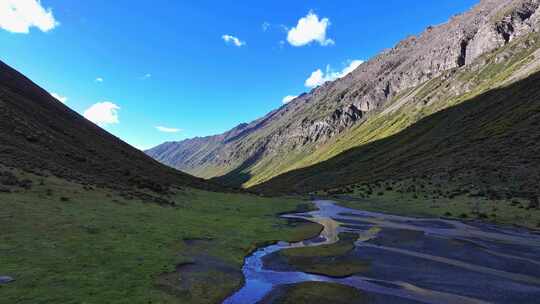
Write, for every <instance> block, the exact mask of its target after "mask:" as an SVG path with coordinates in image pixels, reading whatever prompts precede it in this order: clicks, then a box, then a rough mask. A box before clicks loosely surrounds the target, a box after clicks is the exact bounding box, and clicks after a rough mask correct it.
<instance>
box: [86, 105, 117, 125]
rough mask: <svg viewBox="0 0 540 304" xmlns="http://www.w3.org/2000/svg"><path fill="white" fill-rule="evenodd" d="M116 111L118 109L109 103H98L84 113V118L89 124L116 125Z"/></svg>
mask: <svg viewBox="0 0 540 304" xmlns="http://www.w3.org/2000/svg"><path fill="white" fill-rule="evenodd" d="M118 110H120V107H119V106H117V105H116V104H114V103H112V102H110V101H104V102H98V103H96V104H93V105H92V106H91V107H90V108H88V109H87V110H86V111H84V114H83V115H84V117H86V119H88V120H90V121H91V122H93V123H95V124H97V125H100V126H104V125H108V124H117V123H119V122H120V121H119V120H118Z"/></svg>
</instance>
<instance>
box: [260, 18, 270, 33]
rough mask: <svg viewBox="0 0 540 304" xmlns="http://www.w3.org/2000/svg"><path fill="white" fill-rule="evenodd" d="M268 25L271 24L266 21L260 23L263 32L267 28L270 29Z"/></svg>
mask: <svg viewBox="0 0 540 304" xmlns="http://www.w3.org/2000/svg"><path fill="white" fill-rule="evenodd" d="M270 26H272V25H271V24H270V23H268V22H266V21H265V22H263V24H262V30H263V32H266V31H268V29H270Z"/></svg>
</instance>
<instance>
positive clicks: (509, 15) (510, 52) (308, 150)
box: [147, 0, 540, 186]
mask: <svg viewBox="0 0 540 304" xmlns="http://www.w3.org/2000/svg"><path fill="white" fill-rule="evenodd" d="M538 7H539V0H498V1H495V0H484V1H481V2H480V3H479V4H478V5H476V6H475V7H473V8H472V9H471V10H470V11H468V12H465V13H463V14H460V15H457V16H454V17H453V18H451V20H449V21H448V22H447V23H444V24H441V25H438V26H430V27H428V28H427V29H426V30H425V31H424V32H423V33H421V34H420V35H417V36H410V37H408V38H406V39H404V40H403V41H401V42H399V43H398V44H397V45H396V46H395V47H394V48H392V49H389V50H385V51H383V52H382V53H381V54H379V55H378V56H376V57H374V58H372V59H371V60H369V61H367V62H365V63H363V64H361V65H360V66H359V67H358V68H357V69H356V70H354V71H353V72H351V73H350V74H348V75H347V76H345V77H343V78H341V79H338V80H336V81H333V82H327V83H325V84H323V85H321V86H320V87H317V88H315V89H314V90H312V91H311V92H309V93H306V94H303V95H301V96H299V97H297V98H296V99H294V100H293V101H291V102H290V103H288V104H287V105H284V106H282V107H281V108H279V109H277V110H275V111H273V112H271V113H269V114H267V115H266V116H265V117H263V118H261V119H258V120H256V121H254V122H251V123H249V124H243V125H240V126H238V127H236V128H234V129H232V130H231V131H229V132H226V133H224V134H221V135H216V136H210V137H204V138H195V139H189V140H185V141H181V142H171V143H165V144H163V145H160V146H157V147H155V148H153V149H150V150H148V151H147V153H148V154H149V155H150V156H152V157H154V158H155V159H157V160H159V161H161V162H163V163H165V164H168V165H170V166H173V167H175V168H178V169H180V170H184V171H186V172H189V173H192V174H195V175H198V176H201V177H207V178H208V177H217V176H220V177H218V179H220V180H221V181H225V182H227V183H230V184H234V185H242V184H243V185H244V186H252V185H255V184H257V183H260V182H263V181H265V180H268V179H269V178H271V177H273V176H276V175H278V174H281V173H283V172H286V171H289V170H292V169H295V168H299V167H302V166H307V165H311V164H313V163H317V162H319V161H321V160H324V159H327V158H329V157H331V156H333V155H335V154H336V153H338V152H341V151H342V150H343V149H342V148H340V149H335V147H336V146H338V147H348V148H350V147H353V146H354V145H352V144H349V143H343V141H348V142H350V143H357V142H358V138H354V140H351V138H350V136H349V137H347V136H346V135H347V134H349V133H350V132H351V130H352V129H355V128H359V127H361V126H364V125H370V124H371V126H372V125H373V123H372V121H374V120H375V119H377V121H378V122H379V123H380V124H382V125H384V124H387V123H389V122H393V125H394V127H393V128H390V129H389V128H386V129H384V132H383V131H380V132H379V133H378V134H374V133H373V132H375V133H377V128H374V130H375V131H373V132H371V134H369V136H366V135H364V138H363V139H362V140H360V142H363V143H365V142H369V141H370V140H373V139H376V138H380V137H384V136H388V135H391V134H393V133H395V132H397V131H399V130H402V129H403V128H405V127H407V126H408V125H410V124H412V123H414V122H415V121H418V120H419V119H420V118H422V117H424V116H425V115H428V114H430V113H433V112H434V111H437V110H441V109H444V108H445V107H448V106H450V105H452V104H453V103H455V102H456V100H454V99H455V98H457V97H459V96H462V95H464V94H470V93H471V92H476V93H479V92H481V91H482V90H485V89H487V88H488V87H489V86H494V85H501V84H503V83H505V82H508V81H513V80H517V79H519V78H522V77H523V76H526V75H528V74H530V73H531V72H533V71H534V70H535V67H536V64H537V63H538V62H537V60H536V57H534V55H531V53H532V51H534V50H535V49H536V48H537V46H536V40H535V39H534V37H533V38H531V37H529V36H530V35H533V34H534V33H535V32H537V31H538V30H539V29H540V26H539V18H540V10H539V9H538ZM516 41H522V42H520V43H516ZM508 46H512V47H511V48H509V47H508ZM505 47H506V48H507V51H506V53H501V54H498V55H497V56H498V57H496V58H494V59H493V60H487V58H488V57H489V56H488V55H491V54H493V53H495V52H498V51H499V50H501V49H503V48H505ZM515 50H518V51H515ZM524 50H525V51H527V52H525V51H524ZM529 51H530V52H529ZM524 53H526V54H524ZM531 56H532V57H531ZM489 58H491V57H489ZM525 58H529V59H527V60H528V61H527V64H524V63H523V60H524V59H525ZM530 58H532V59H530ZM516 62H519V63H520V64H519V65H516V64H515V63H516ZM495 64H503V65H505V68H504V69H500V70H497V71H492V72H493V73H489V75H485V76H486V79H488V80H489V86H486V82H485V81H481V80H482V79H480V80H478V79H475V77H474V75H475V74H477V73H480V72H481V71H485V70H486V69H489V67H490V66H494V65H495ZM507 65H511V68H510V67H508V66H507ZM503 72H504V73H503ZM501 73H503V74H501ZM471 75H472V76H471ZM434 80H437V81H436V83H433V82H434ZM443 84H444V85H443ZM423 88H424V89H423ZM411 105H413V106H411ZM424 108H425V109H427V110H426V111H423V110H422V109H424ZM381 113H382V114H385V115H382V117H383V118H381ZM395 113H399V114H400V115H402V116H403V117H402V119H400V120H398V121H397V122H399V123H396V121H394V120H392V119H393V118H395V117H394V116H395V115H396V114H395ZM381 130H382V129H381ZM339 141H341V143H338V142H339ZM321 151H322V152H321Z"/></svg>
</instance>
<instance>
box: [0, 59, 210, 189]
mask: <svg viewBox="0 0 540 304" xmlns="http://www.w3.org/2000/svg"><path fill="white" fill-rule="evenodd" d="M0 164H3V165H5V166H8V167H14V168H19V169H23V170H26V171H31V172H35V173H38V174H53V175H56V176H59V177H62V178H66V179H69V180H74V181H78V182H83V183H90V184H97V185H101V186H107V187H111V188H125V187H132V186H135V187H137V188H140V189H149V190H152V191H156V192H163V191H164V190H166V189H167V188H168V187H169V186H171V185H174V186H190V187H197V188H203V189H220V187H217V186H214V185H212V184H210V183H208V182H206V181H204V180H201V179H199V178H195V177H192V176H190V175H188V174H185V173H182V172H179V171H176V170H173V169H171V168H168V167H166V166H164V165H161V164H160V163H158V162H156V161H154V160H153V159H151V158H150V157H148V156H147V155H145V154H144V153H142V152H140V151H139V150H137V149H135V148H133V147H131V146H130V145H128V144H126V143H124V142H123V141H121V140H120V139H118V138H117V137H115V136H113V135H111V134H109V133H108V132H106V131H104V130H103V129H101V128H100V127H98V126H96V125H94V124H93V123H91V122H90V121H88V120H86V119H85V118H84V117H82V116H81V115H79V114H77V113H76V112H74V111H72V110H71V109H69V108H68V107H66V106H65V105H64V104H62V103H61V102H59V101H57V100H56V99H55V98H53V97H51V95H49V93H47V92H46V91H45V90H43V89H42V88H40V87H38V86H37V85H36V84H34V83H33V82H32V81H30V80H29V79H27V78H26V77H24V76H23V75H22V74H20V73H19V72H17V71H15V70H13V69H12V68H10V67H9V66H7V65H6V64H4V63H2V62H0Z"/></svg>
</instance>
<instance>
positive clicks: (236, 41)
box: [221, 35, 246, 47]
mask: <svg viewBox="0 0 540 304" xmlns="http://www.w3.org/2000/svg"><path fill="white" fill-rule="evenodd" d="M221 39H223V40H224V41H225V42H226V43H232V44H234V45H236V46H237V47H241V46H244V45H246V42H245V41H242V40H240V39H238V38H237V37H234V36H232V35H223V36H221Z"/></svg>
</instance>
